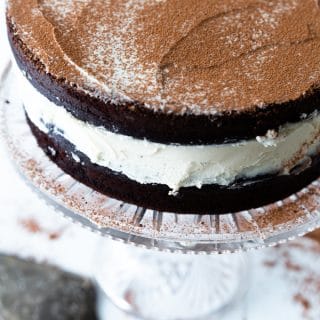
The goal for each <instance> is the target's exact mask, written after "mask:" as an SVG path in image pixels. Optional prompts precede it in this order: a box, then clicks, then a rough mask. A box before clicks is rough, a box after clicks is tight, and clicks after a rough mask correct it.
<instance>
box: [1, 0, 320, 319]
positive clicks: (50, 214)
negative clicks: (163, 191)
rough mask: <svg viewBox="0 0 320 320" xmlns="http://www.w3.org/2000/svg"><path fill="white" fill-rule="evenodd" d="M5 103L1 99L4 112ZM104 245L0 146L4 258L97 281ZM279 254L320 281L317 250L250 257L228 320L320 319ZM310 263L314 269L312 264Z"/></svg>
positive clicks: (110, 315)
mask: <svg viewBox="0 0 320 320" xmlns="http://www.w3.org/2000/svg"><path fill="white" fill-rule="evenodd" d="M3 4H4V3H3V0H2V2H1V8H0V14H1V21H0V77H1V74H2V71H3V65H4V63H5V61H6V60H7V59H8V57H9V48H8V46H7V43H6V36H5V28H4V19H3V18H4V17H3V14H2V13H3ZM3 99H4V97H1V96H0V106H1V103H2V101H3ZM31 229H33V231H32V230H31ZM99 240H100V239H99V237H98V236H97V235H95V234H92V233H91V232H89V231H87V230H84V229H82V228H81V227H80V226H77V225H73V224H72V223H71V222H69V221H67V220H65V219H64V218H62V217H61V216H60V215H59V214H57V213H56V212H54V211H53V210H52V209H51V208H48V207H47V206H46V205H45V204H44V202H43V201H42V200H40V199H39V198H38V197H37V195H35V194H34V193H32V192H31V191H30V190H29V188H28V187H27V186H26V185H25V184H24V182H22V181H21V179H20V177H19V176H18V175H17V174H16V172H15V170H14V168H13V166H12V164H11V163H10V161H9V159H8V155H7V154H6V149H5V148H4V146H3V145H2V144H1V143H0V252H3V253H9V254H16V255H19V256H22V257H32V258H34V259H36V260H37V261H46V262H50V263H52V264H56V265H58V266H61V267H62V268H64V269H66V270H69V271H72V272H76V273H80V274H83V275H87V276H92V273H93V272H92V267H93V263H94V254H95V252H97V246H98V244H99V243H101V242H99ZM303 241H304V242H303ZM299 243H304V244H305V245H306V246H309V245H313V244H312V243H311V242H310V240H299ZM279 250H280V251H281V250H282V251H286V250H287V251H290V255H291V256H292V259H294V261H297V263H300V264H301V265H302V268H303V270H304V269H305V270H307V271H306V272H312V273H313V274H314V275H315V276H316V277H319V279H320V273H319V271H317V270H316V269H317V268H315V269H314V270H313V269H312V266H315V267H316V266H317V265H319V263H318V264H317V263H316V259H318V254H316V253H315V252H313V251H312V250H311V251H310V252H309V251H308V250H307V249H306V250H300V249H297V248H292V247H288V246H286V245H285V246H283V247H282V248H280V249H276V250H275V249H266V250H262V251H260V252H254V253H250V255H251V256H252V258H253V259H252V260H253V264H252V268H251V270H250V273H252V279H253V280H254V281H253V283H252V287H251V289H250V291H249V294H248V296H247V298H246V299H245V301H242V303H240V304H239V305H238V306H237V307H236V308H235V309H234V310H233V311H232V312H231V314H229V315H228V317H227V319H228V320H245V319H246V320H264V319H268V320H269V319H290V320H300V319H320V309H319V308H320V307H319V306H320V300H319V299H320V291H319V292H316V293H315V292H313V291H312V290H311V289H310V288H308V290H307V289H306V288H305V286H303V275H302V274H300V273H297V272H294V270H291V271H288V269H286V268H285V266H284V265H283V264H281V263H280V264H278V265H276V266H275V267H273V268H270V267H269V266H267V265H266V264H265V259H266V257H269V258H270V259H271V258H272V259H274V260H277V259H278V260H279V259H280V258H281V256H280V255H279V252H280V251H279ZM310 261H311V262H313V263H312V264H310ZM318 262H319V260H318ZM310 268H311V269H310ZM311 287H312V286H311ZM312 288H313V287H312ZM309 291H310V292H309ZM299 292H303V293H304V294H306V295H309V296H308V297H309V299H310V301H313V300H314V299H318V300H314V302H313V305H312V308H311V310H309V311H308V312H306V311H305V310H303V308H302V305H301V303H298V302H297V301H295V299H294V295H295V294H297V293H299ZM101 306H102V307H101V310H103V311H102V312H101V313H103V314H104V315H103V316H101V319H108V320H116V319H117V320H122V319H129V317H128V316H126V315H124V314H122V313H120V312H119V311H117V310H116V309H115V308H114V307H113V306H112V305H111V304H110V303H103V304H101ZM130 319H131V318H130Z"/></svg>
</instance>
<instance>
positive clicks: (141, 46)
mask: <svg viewBox="0 0 320 320" xmlns="http://www.w3.org/2000/svg"><path fill="white" fill-rule="evenodd" d="M8 13H9V15H10V16H11V18H12V21H13V23H14V24H15V26H16V28H17V32H18V33H19V34H20V35H21V37H22V39H23V41H24V42H25V43H26V45H27V46H28V48H29V49H30V50H31V51H32V52H33V53H34V55H35V58H40V60H41V61H42V62H43V64H44V65H45V67H46V71H48V72H51V73H53V74H54V75H56V76H57V77H60V78H66V80H67V81H68V82H70V83H77V85H78V86H79V88H81V89H83V90H86V91H87V92H89V93H90V94H92V95H98V96H99V97H102V98H105V99H108V100H110V99H111V100H112V101H113V102H115V103H116V102H119V103H121V102H123V101H134V100H137V101H140V102H143V103H145V104H146V106H149V107H150V108H153V109H161V110H164V111H166V112H176V113H184V112H189V113H194V114H199V113H201V114H207V113H211V114H214V113H220V112H229V111H247V110H249V109H252V108H257V107H264V106H266V105H268V104H270V103H274V102H285V101H288V100H294V99H297V98H299V97H300V96H302V95H304V94H305V93H306V92H308V91H309V90H311V89H312V88H314V87H318V86H319V79H320V40H319V36H318V35H319V34H320V11H319V6H318V2H317V1H314V0H277V1H265V0H227V1H211V0H202V1H198V0H148V1H147V0H117V1H111V0H109V1H104V0H70V1H63V0H39V1H36V0H15V1H13V0H9V11H8Z"/></svg>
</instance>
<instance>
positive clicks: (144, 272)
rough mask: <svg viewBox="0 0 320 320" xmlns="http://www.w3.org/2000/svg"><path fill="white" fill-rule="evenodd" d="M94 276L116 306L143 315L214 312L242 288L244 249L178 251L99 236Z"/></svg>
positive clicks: (152, 318)
mask: <svg viewBox="0 0 320 320" xmlns="http://www.w3.org/2000/svg"><path fill="white" fill-rule="evenodd" d="M96 266H97V270H96V280H97V283H98V284H99V286H100V287H101V289H102V290H103V291H104V292H105V293H106V294H107V296H108V297H109V298H110V299H111V301H113V303H115V304H116V305H117V306H118V307H119V308H121V309H122V310H124V311H127V312H129V313H131V314H134V315H136V316H138V317H140V318H143V319H148V320H164V319H165V320H176V319H179V320H181V319H203V318H205V317H207V316H209V315H212V314H215V315H218V314H220V313H222V312H225V311H226V309H227V308H229V307H231V305H232V304H233V303H234V302H235V301H237V300H238V299H241V298H242V297H243V295H244V293H245V292H246V290H247V288H248V282H249V281H248V274H249V273H248V260H247V258H246V256H245V254H239V253H235V254H227V255H214V256H208V255H183V254H173V253H166V252H156V251H152V250H151V251H150V250H145V249H140V248H134V247H131V246H128V245H125V244H121V243H118V242H115V241H111V240H103V242H102V243H101V246H100V247H99V251H98V252H97V263H96Z"/></svg>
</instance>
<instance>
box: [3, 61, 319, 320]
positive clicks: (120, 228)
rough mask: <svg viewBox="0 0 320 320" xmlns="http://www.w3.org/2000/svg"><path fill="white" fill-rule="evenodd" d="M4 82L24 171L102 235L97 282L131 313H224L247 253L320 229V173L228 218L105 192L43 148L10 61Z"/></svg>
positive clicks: (15, 155)
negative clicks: (160, 207)
mask: <svg viewBox="0 0 320 320" xmlns="http://www.w3.org/2000/svg"><path fill="white" fill-rule="evenodd" d="M0 80H1V82H0V85H1V86H0V95H1V109H0V135H1V138H2V139H1V140H2V141H3V142H4V143H5V145H6V147H7V150H8V153H9V155H10V156H11V157H12V160H13V163H14V164H15V166H16V168H17V171H18V172H19V173H20V174H21V176H22V178H23V179H24V180H25V181H26V182H27V183H28V185H29V186H30V187H31V188H32V189H33V190H34V191H35V192H36V193H37V194H38V195H40V196H41V197H42V198H43V199H45V200H46V202H47V203H48V205H50V206H52V207H54V208H55V209H56V210H57V212H60V213H62V214H63V215H64V216H66V217H68V218H70V219H72V221H73V222H75V223H78V224H80V225H81V226H83V227H85V228H88V229H90V230H91V231H93V232H95V233H98V234H99V235H101V236H103V237H101V246H100V247H99V251H98V252H97V263H96V266H97V270H96V279H97V283H98V284H99V285H100V288H101V289H102V290H103V291H104V292H105V293H106V294H107V295H108V297H109V298H110V299H111V300H112V301H113V302H114V303H116V304H117V305H118V306H119V307H120V308H122V309H123V310H126V311H127V312H130V313H132V314H134V315H137V316H139V317H141V318H145V319H154V320H158V319H166V320H171V319H202V318H204V317H206V316H207V315H209V314H213V313H214V314H215V315H218V314H221V313H223V312H226V310H228V308H231V304H232V303H234V302H235V301H237V300H238V299H240V298H241V297H242V296H243V294H244V293H245V291H246V289H247V287H248V283H249V279H248V275H249V272H248V271H249V269H250V264H249V262H248V261H247V260H246V258H245V256H244V254H241V252H244V251H248V250H251V249H258V248H263V247H267V246H273V245H276V244H279V243H283V242H285V241H287V240H291V239H294V238H295V237H297V236H302V235H304V234H306V233H307V232H311V231H313V230H314V229H316V228H318V227H320V212H319V210H318V208H319V206H320V203H319V202H320V188H319V186H320V179H319V180H316V181H314V182H313V183H312V184H310V185H309V186H308V187H306V188H304V189H303V190H301V191H300V192H298V193H296V194H294V195H292V196H290V197H289V198H287V199H284V200H282V201H278V202H276V203H273V204H271V205H268V206H264V207H261V208H256V209H252V210H246V211H241V212H236V213H229V214H224V215H198V214H189V215H186V214H175V213H168V212H159V211H154V210H149V209H146V208H141V207H137V206H135V205H131V204H128V203H124V202H121V201H118V200H115V199H112V198H110V197H107V196H105V195H102V194H100V193H98V192H96V191H94V190H92V189H90V188H88V187H86V186H85V185H83V184H81V183H79V182H77V181H76V180H74V179H73V178H72V177H70V176H69V175H67V174H65V173H64V172H63V171H62V170H61V169H59V168H58V167H57V166H56V165H55V164H54V163H52V162H51V161H50V160H49V159H48V158H47V156H46V155H45V154H44V152H43V151H42V150H41V149H40V148H39V147H38V146H37V144H36V141H35V139H34V137H33V136H32V134H31V132H30V129H29V127H28V125H27V123H26V120H25V115H24V111H23V106H22V103H21V101H20V100H19V98H18V97H17V95H16V90H17V88H16V87H15V86H13V85H12V84H13V83H14V81H15V79H14V74H13V72H12V71H11V65H10V64H8V66H7V68H6V69H5V71H4V72H3V74H2V76H1V79H0ZM104 238H109V239H113V240H118V243H117V242H115V241H106V240H103V239H104ZM120 242H121V243H120ZM124 244H133V245H135V246H136V247H139V248H136V249H134V250H133V249H131V248H130V247H129V246H125V245H124ZM145 249H154V250H157V251H158V252H154V251H150V250H145ZM160 251H161V252H160ZM227 253H237V254H227ZM213 254H220V255H213Z"/></svg>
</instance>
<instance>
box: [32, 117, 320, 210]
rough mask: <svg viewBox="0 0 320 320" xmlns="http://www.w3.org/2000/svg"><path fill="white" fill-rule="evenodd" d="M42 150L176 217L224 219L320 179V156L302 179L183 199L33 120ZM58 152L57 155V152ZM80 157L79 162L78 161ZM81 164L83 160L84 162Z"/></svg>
mask: <svg viewBox="0 0 320 320" xmlns="http://www.w3.org/2000/svg"><path fill="white" fill-rule="evenodd" d="M27 120H28V124H29V126H30V128H31V130H32V132H33V134H34V136H35V137H36V139H37V141H38V144H39V146H40V147H41V148H42V149H43V150H44V151H45V153H46V154H47V155H48V156H49V157H50V159H51V160H52V161H53V162H55V163H56V164H57V165H58V166H59V167H60V168H61V169H62V170H63V171H65V172H66V173H67V174H70V175H71V176H72V177H74V178H75V179H76V180H78V181H80V182H82V183H84V184H86V185H87V186H89V187H91V188H93V189H95V190H97V191H98V192H101V193H103V194H106V195H108V196H110V197H113V198H116V199H119V200H122V201H125V202H129V203H133V204H135V205H138V206H141V207H145V208H149V209H154V210H159V211H165V212H175V213H193V214H194V213H198V214H223V213H230V212H237V211H240V210H247V209H251V208H257V207H260V206H263V205H266V204H269V203H273V202H275V201H278V200H281V199H284V198H286V197H288V196H289V195H291V194H293V193H295V192H297V191H299V190H301V189H302V188H303V187H305V186H307V185H308V184H309V183H311V182H312V181H313V180H315V179H316V178H318V177H319V176H320V156H317V157H316V158H314V159H313V161H312V164H311V166H310V167H309V168H308V169H306V170H304V171H302V172H301V173H297V172H299V170H295V172H296V174H291V175H281V176H280V175H273V176H267V177H260V178H259V179H253V180H246V181H238V182H237V183H235V184H233V185H232V186H220V185H205V186H203V187H202V188H201V189H199V188H196V187H187V188H181V189H180V190H179V193H178V195H175V196H173V195H169V191H170V189H169V188H168V187H167V186H165V185H159V184H140V183H138V182H136V181H133V180H131V179H129V178H128V177H126V176H125V175H123V174H119V173H116V172H114V171H112V170H110V169H108V168H106V167H102V166H99V165H96V164H93V163H91V161H90V160H89V158H88V157H87V156H86V155H84V154H83V153H81V152H79V151H77V150H76V149H75V147H74V146H73V145H72V144H71V143H70V142H68V141H67V140H66V139H64V138H63V137H62V136H60V135H54V134H53V135H47V134H45V133H43V132H42V131H40V130H39V129H38V128H37V127H36V126H35V125H34V124H33V123H32V122H31V121H30V120H29V119H28V117H27ZM53 150H54V152H53ZM77 158H79V159H77ZM78 160H79V161H78Z"/></svg>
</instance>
